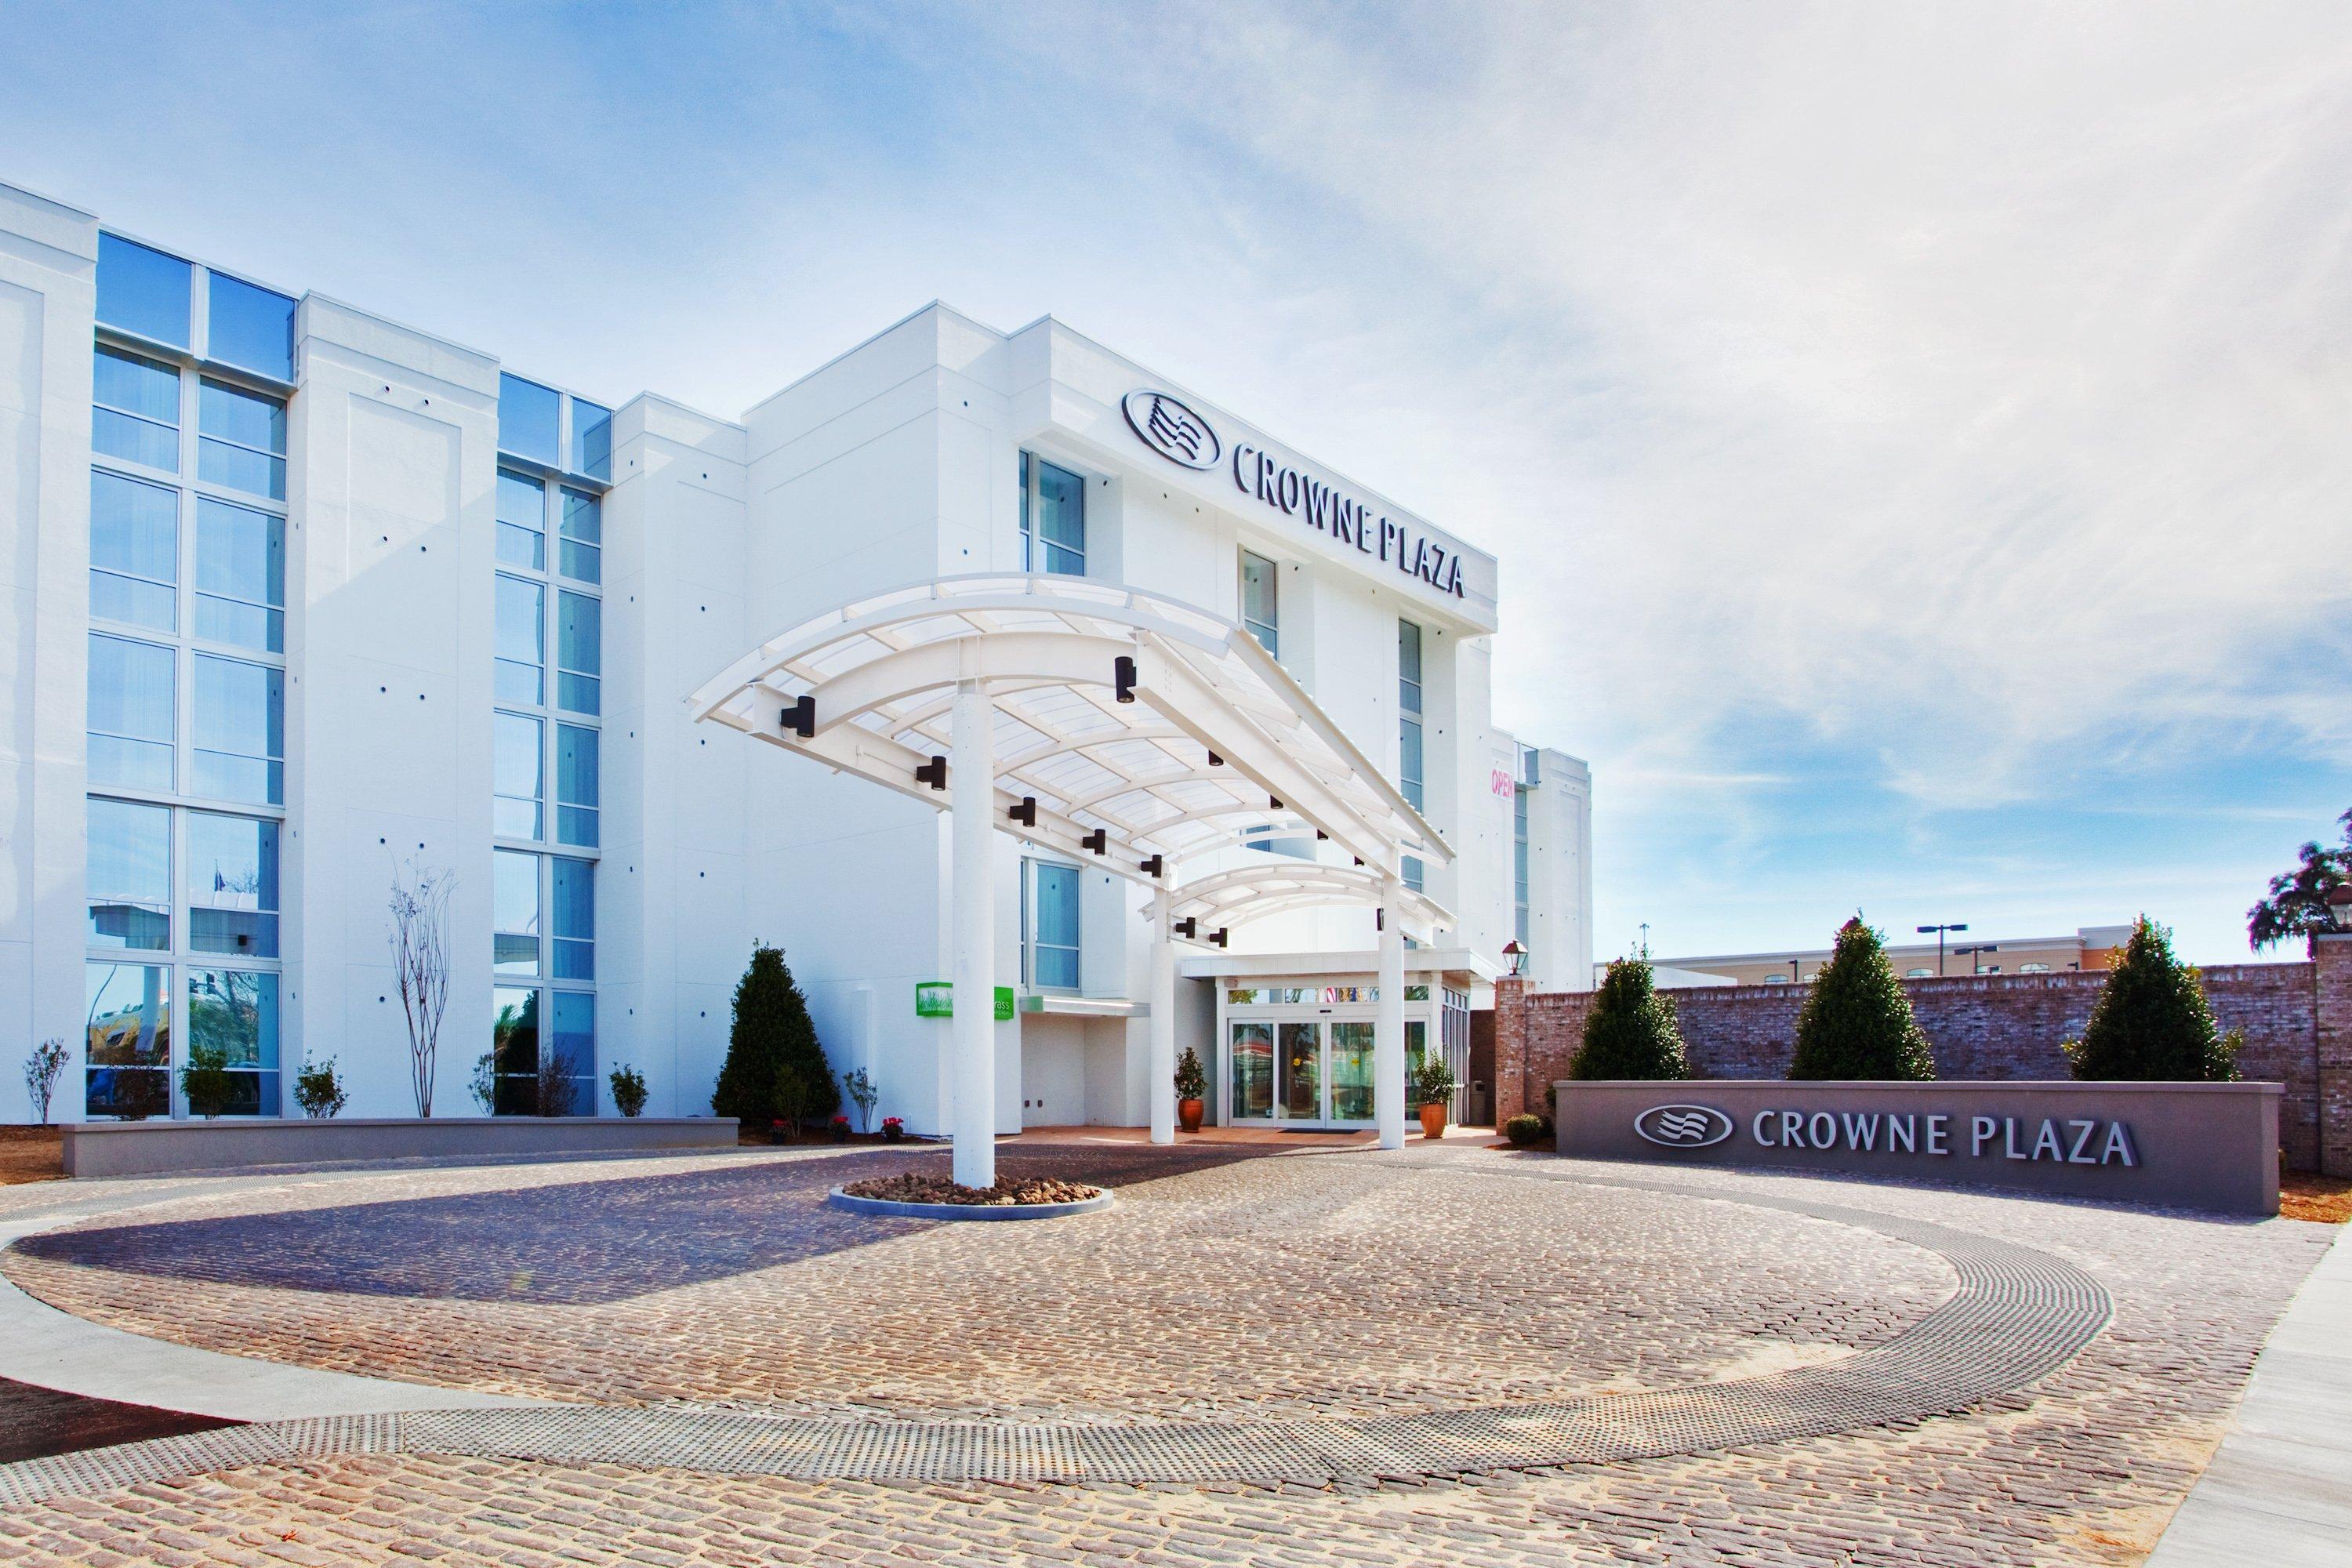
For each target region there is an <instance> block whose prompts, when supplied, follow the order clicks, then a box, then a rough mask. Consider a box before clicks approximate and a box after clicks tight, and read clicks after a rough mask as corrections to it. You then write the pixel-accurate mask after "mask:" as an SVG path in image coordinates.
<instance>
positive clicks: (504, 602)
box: [494, 572, 547, 708]
mask: <svg viewBox="0 0 2352 1568" xmlns="http://www.w3.org/2000/svg"><path fill="white" fill-rule="evenodd" d="M497 637H498V679H497V680H496V681H495V683H494V685H495V688H496V690H497V693H498V699H499V701H501V702H522V703H528V704H529V705H530V706H531V707H533V708H536V707H539V706H540V705H541V703H543V702H545V701H546V700H547V590H546V589H545V588H543V587H541V586H540V585H539V584H537V583H532V582H528V581H526V580H525V579H523V578H520V577H509V576H508V575H507V574H504V573H503V572H502V573H500V574H499V588H498V628H497Z"/></svg>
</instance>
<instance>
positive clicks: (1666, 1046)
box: [1568, 953, 1690, 1079]
mask: <svg viewBox="0 0 2352 1568" xmlns="http://www.w3.org/2000/svg"><path fill="white" fill-rule="evenodd" d="M1568 1076H1569V1077H1570V1078H1576V1079H1592V1078H1630V1079H1685V1078H1688V1077H1690V1060H1689V1058H1686V1057H1685V1055H1684V1054H1683V1034H1682V1026H1681V1025H1680V1024H1679V1023H1677V1022H1676V1020H1675V1005H1674V1001H1673V999H1672V998H1670V997H1668V996H1666V995H1664V994H1662V993H1660V991H1659V990H1658V986H1657V975H1656V974H1655V973H1654V972H1653V971H1652V969H1651V968H1650V960H1649V955H1648V954H1647V953H1642V954H1638V955H1636V956H1634V957H1633V958H1612V959H1611V960H1610V961H1609V972H1608V973H1606V974H1604V975H1602V976H1601V990H1600V994H1597V995H1596V996H1594V997H1593V999H1592V1006H1591V1010H1590V1011H1588V1012H1587V1013H1586V1014H1585V1015H1584V1043H1583V1044H1582V1045H1580V1046H1579V1047H1577V1051H1576V1059H1575V1060H1573V1061H1571V1062H1570V1063H1569V1064H1568Z"/></svg>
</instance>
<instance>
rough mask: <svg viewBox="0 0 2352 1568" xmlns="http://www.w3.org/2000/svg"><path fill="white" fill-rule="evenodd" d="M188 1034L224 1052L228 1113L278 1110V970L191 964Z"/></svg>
mask: <svg viewBox="0 0 2352 1568" xmlns="http://www.w3.org/2000/svg"><path fill="white" fill-rule="evenodd" d="M188 1039H189V1042H190V1043H191V1044H192V1045H206V1046H214V1047H218V1048H219V1049H220V1050H222V1051H223V1052H225V1053H226V1055H227V1057H228V1069H229V1095H228V1103H227V1104H226V1106H225V1107H224V1108H223V1109H224V1110H225V1112H226V1114H227V1115H230V1116H275V1115H277V1114H278V976H276V975H275V974H258V973H253V972H251V971H249V970H243V969H191V970H189V971H188Z"/></svg>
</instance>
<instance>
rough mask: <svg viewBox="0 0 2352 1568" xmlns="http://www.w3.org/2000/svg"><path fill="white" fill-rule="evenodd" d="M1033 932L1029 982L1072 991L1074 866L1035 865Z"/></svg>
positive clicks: (1075, 904) (1074, 962)
mask: <svg viewBox="0 0 2352 1568" xmlns="http://www.w3.org/2000/svg"><path fill="white" fill-rule="evenodd" d="M1036 873H1037V894H1036V899H1037V902H1036V913H1035V920H1036V934H1035V936H1034V939H1033V942H1032V945H1031V950H1030V961H1029V962H1030V984H1033V985H1040V986H1051V987H1054V988H1056V989H1060V990H1066V991H1074V990H1076V989H1077V984H1078V871H1077V868H1076V867H1075V866H1045V865H1040V866H1038V867H1037V868H1036Z"/></svg>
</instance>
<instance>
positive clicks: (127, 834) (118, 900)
mask: <svg viewBox="0 0 2352 1568" xmlns="http://www.w3.org/2000/svg"><path fill="white" fill-rule="evenodd" d="M88 843H89V848H88V854H89V861H88V867H89V869H88V872H87V875H86V877H85V880H86V881H87V883H88V885H89V938H88V941H89V945H90V946H91V947H94V948H134V949H140V950H143V951H149V952H170V951H171V947H172V813H171V809H170V807H168V806H161V805H135V804H133V803H132V802H131V801H127V800H92V801H91V802H89V841H88Z"/></svg>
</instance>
